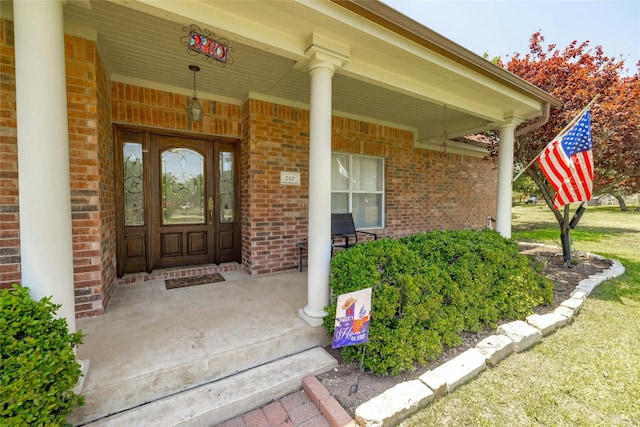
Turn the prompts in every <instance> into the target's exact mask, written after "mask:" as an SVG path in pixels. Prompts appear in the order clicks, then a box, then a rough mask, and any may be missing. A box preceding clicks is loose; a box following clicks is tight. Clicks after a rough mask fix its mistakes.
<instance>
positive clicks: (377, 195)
mask: <svg viewBox="0 0 640 427" xmlns="http://www.w3.org/2000/svg"><path fill="white" fill-rule="evenodd" d="M331 212H332V213H346V212H351V213H352V214H353V221H354V223H355V225H356V228H358V229H366V228H383V227H384V159H382V158H379V157H369V156H359V155H355V154H345V153H332V154H331Z"/></svg>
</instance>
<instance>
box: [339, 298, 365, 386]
mask: <svg viewBox="0 0 640 427" xmlns="http://www.w3.org/2000/svg"><path fill="white" fill-rule="evenodd" d="M371 296H372V288H366V289H361V290H359V291H355V292H349V293H348V294H342V295H340V296H338V301H337V302H336V304H337V307H336V323H335V329H334V332H333V343H332V347H333V348H340V347H346V346H349V345H355V344H364V343H366V342H367V341H369V322H370V320H371ZM365 348H366V347H365V346H362V358H361V359H360V371H359V372H358V378H357V380H356V383H355V384H353V385H352V386H351V389H350V390H349V396H351V393H352V392H357V391H358V384H359V383H360V374H362V370H363V367H364V351H365Z"/></svg>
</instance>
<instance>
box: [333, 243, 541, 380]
mask: <svg viewBox="0 0 640 427" xmlns="http://www.w3.org/2000/svg"><path fill="white" fill-rule="evenodd" d="M330 286H331V291H332V295H333V296H334V301H333V304H331V306H330V307H327V312H328V316H326V317H325V319H324V325H325V326H326V327H327V330H328V333H329V335H333V328H334V319H335V313H336V307H335V298H336V297H337V296H338V295H341V294H344V293H347V292H353V291H356V290H359V289H364V288H368V287H373V288H374V294H373V297H372V299H373V301H372V315H371V321H370V326H369V342H368V343H367V344H365V345H366V357H365V361H364V365H365V367H366V368H368V369H370V370H371V371H373V372H374V373H376V374H378V375H386V374H389V373H390V374H392V375H397V374H399V373H401V372H403V371H407V370H410V369H412V368H413V366H414V364H415V363H419V364H424V363H426V362H427V361H428V360H430V359H435V358H436V357H438V356H439V355H440V354H441V353H442V351H443V349H444V348H445V347H454V346H456V345H458V344H460V343H461V332H462V331H479V330H482V329H483V328H485V327H494V326H495V325H496V324H497V322H498V321H499V320H503V319H514V318H521V317H524V316H526V315H528V314H530V313H531V311H532V308H533V307H535V306H537V305H540V304H542V303H545V302H549V301H551V299H552V298H553V291H552V285H551V282H550V281H549V280H548V279H546V278H544V277H542V276H541V275H539V274H538V273H537V272H536V271H535V269H534V268H533V267H532V266H531V265H530V264H529V261H528V259H527V257H525V256H523V255H521V254H520V253H519V252H518V245H517V243H516V242H514V241H512V240H508V239H504V238H503V237H502V236H500V235H499V234H498V233H496V232H492V231H481V232H478V231H439V232H432V233H423V234H417V235H415V236H410V237H406V238H402V239H399V240H394V239H382V240H378V241H373V242H367V243H365V244H361V245H357V246H355V247H353V248H351V249H349V250H348V251H341V252H339V253H337V254H336V255H335V256H334V257H333V258H332V260H331V278H330ZM341 351H342V355H343V357H344V359H345V361H347V362H350V361H353V360H356V359H358V358H359V357H360V355H361V351H362V349H361V348H360V347H359V346H350V347H343V348H342V350H341Z"/></svg>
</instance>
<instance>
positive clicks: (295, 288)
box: [69, 271, 328, 425]
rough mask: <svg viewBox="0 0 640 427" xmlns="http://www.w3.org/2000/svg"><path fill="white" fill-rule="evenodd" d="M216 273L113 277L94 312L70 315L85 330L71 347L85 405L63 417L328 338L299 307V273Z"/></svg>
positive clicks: (93, 416) (178, 386)
mask: <svg viewBox="0 0 640 427" xmlns="http://www.w3.org/2000/svg"><path fill="white" fill-rule="evenodd" d="M222 274H223V276H224V278H225V281H224V282H219V283H211V284H205V285H198V286H190V287H184V288H178V289H170V290H167V289H165V285H164V280H157V281H149V282H144V283H137V284H130V285H121V286H118V288H117V289H116V291H115V293H114V295H113V297H112V299H111V302H110V304H109V307H108V309H107V310H106V312H105V313H104V314H103V315H102V316H98V317H93V318H85V319H78V320H77V322H76V326H77V329H79V330H82V332H83V333H84V334H85V335H86V336H85V338H84V342H83V344H81V345H80V346H79V348H78V352H77V354H78V358H79V359H81V360H89V371H88V374H87V376H86V378H85V380H84V385H83V389H82V394H84V395H85V396H86V403H85V406H84V407H80V408H78V409H77V410H76V412H74V414H72V416H71V417H70V420H69V421H70V422H73V423H74V424H80V425H83V424H86V423H90V422H92V421H95V420H98V419H100V418H103V417H105V416H108V415H110V414H113V413H118V412H121V411H125V410H127V409H129V408H131V407H135V406H139V405H141V404H144V403H147V402H151V401H154V400H157V399H161V398H163V397H166V396H169V395H172V394H175V393H179V392H180V391H183V390H187V389H189V388H193V387H196V386H198V385H200V384H205V383H208V382H211V381H216V380H217V379H221V378H226V377H229V376H231V375H233V374H235V373H237V372H240V371H244V370H247V369H250V368H252V367H253V366H259V365H260V364H263V363H267V362H270V361H271V360H277V359H279V358H282V357H285V356H287V355H289V354H295V353H297V352H300V351H304V350H306V349H308V348H313V347H317V346H323V345H326V344H327V343H328V338H327V337H326V333H325V332H324V328H323V327H311V326H309V324H308V323H307V322H305V321H304V320H303V319H301V318H300V317H299V315H298V310H299V309H300V308H302V307H304V305H305V304H306V301H307V285H306V282H307V280H306V279H307V274H306V272H305V273H300V272H298V271H292V272H285V273H278V274H269V275H261V276H254V277H251V276H249V275H247V274H246V273H244V272H238V271H235V272H225V273H222ZM278 397H280V396H274V397H273V398H278ZM105 400H108V401H106V402H105Z"/></svg>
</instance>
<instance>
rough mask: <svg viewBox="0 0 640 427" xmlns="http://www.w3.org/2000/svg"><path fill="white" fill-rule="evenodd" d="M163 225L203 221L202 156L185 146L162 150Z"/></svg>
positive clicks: (205, 204) (205, 203) (204, 204)
mask: <svg viewBox="0 0 640 427" xmlns="http://www.w3.org/2000/svg"><path fill="white" fill-rule="evenodd" d="M161 168H162V170H161V179H162V191H161V194H162V225H174V224H204V223H205V222H206V220H207V219H206V210H207V208H209V209H212V208H213V206H212V205H211V206H207V201H206V200H205V184H204V183H205V177H204V156H203V155H202V154H200V153H198V152H197V151H194V150H190V149H187V148H171V149H169V150H166V151H164V152H163V153H162V166H161Z"/></svg>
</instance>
